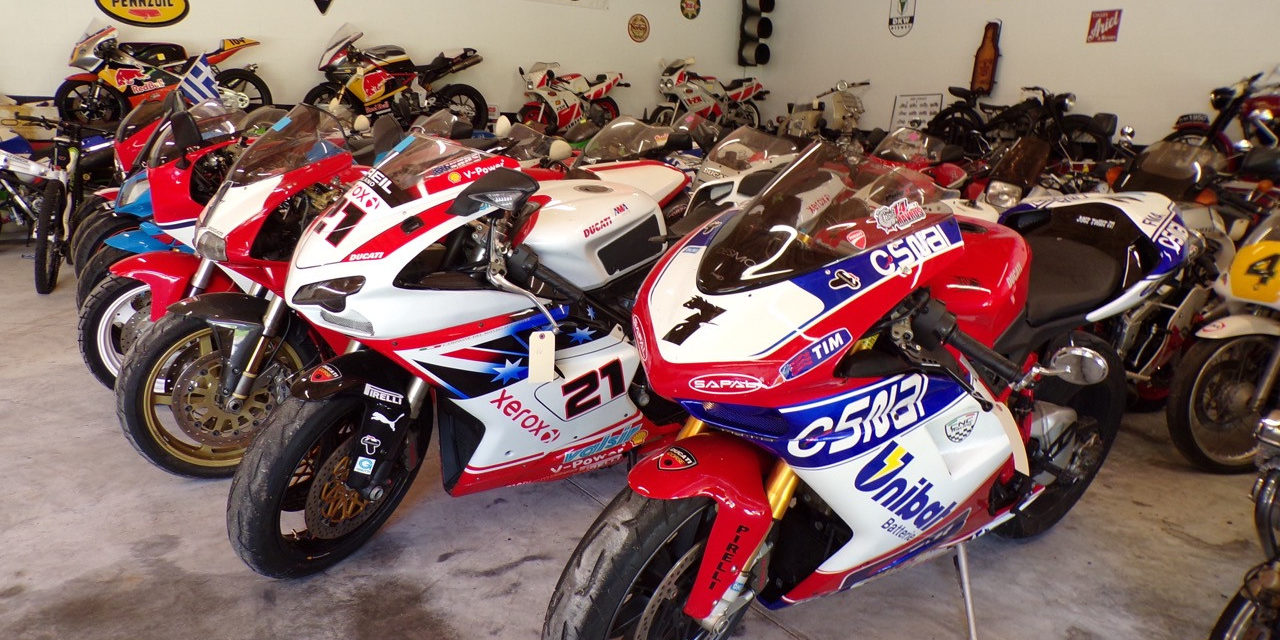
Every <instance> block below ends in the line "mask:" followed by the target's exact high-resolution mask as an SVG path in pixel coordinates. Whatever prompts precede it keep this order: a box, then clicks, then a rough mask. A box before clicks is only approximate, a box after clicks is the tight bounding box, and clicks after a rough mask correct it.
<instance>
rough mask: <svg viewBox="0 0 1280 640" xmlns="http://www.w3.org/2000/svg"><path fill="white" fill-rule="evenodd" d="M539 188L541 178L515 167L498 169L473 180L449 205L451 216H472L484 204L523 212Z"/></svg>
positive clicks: (504, 209)
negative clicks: (535, 177)
mask: <svg viewBox="0 0 1280 640" xmlns="http://www.w3.org/2000/svg"><path fill="white" fill-rule="evenodd" d="M537 191H538V181H537V180H534V179H533V178H531V177H529V175H528V174H525V173H521V172H519V171H514V170H512V169H496V170H494V171H491V172H489V173H487V174H485V175H484V177H482V178H480V179H479V180H476V181H475V182H472V183H471V184H470V185H468V186H467V188H466V189H463V190H462V193H460V194H458V198H457V199H456V200H454V201H453V204H451V205H449V211H448V213H449V215H454V216H470V215H474V214H475V213H476V212H478V211H480V209H481V208H482V207H483V206H484V205H490V206H494V207H497V208H499V209H502V210H503V211H519V210H521V209H523V208H524V203H525V202H526V201H528V200H529V196H531V195H533V194H534V193H535V192H537Z"/></svg>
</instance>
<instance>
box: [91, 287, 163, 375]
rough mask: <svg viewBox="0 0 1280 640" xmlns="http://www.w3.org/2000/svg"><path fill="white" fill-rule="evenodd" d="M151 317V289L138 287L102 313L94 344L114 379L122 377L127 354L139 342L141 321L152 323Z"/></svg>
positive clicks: (120, 297) (118, 298)
mask: <svg viewBox="0 0 1280 640" xmlns="http://www.w3.org/2000/svg"><path fill="white" fill-rule="evenodd" d="M150 315H151V287H150V286H148V285H146V284H138V285H137V286H135V287H132V288H129V289H126V290H125V291H124V292H123V293H122V294H121V295H120V296H119V297H117V298H116V299H115V300H113V301H112V302H111V304H109V305H107V307H106V308H105V309H103V310H102V315H101V317H100V318H99V319H98V326H97V330H96V331H94V344H95V346H97V348H98V359H99V360H100V361H101V362H102V365H103V366H104V367H106V369H107V371H109V372H110V373H111V375H113V376H117V375H120V365H121V362H123V360H124V354H125V353H126V352H127V351H128V350H129V347H130V346H132V345H133V342H134V341H135V340H136V339H137V336H138V331H139V328H140V327H141V326H142V325H141V324H140V323H139V322H138V318H142V319H144V320H147V321H149V318H150Z"/></svg>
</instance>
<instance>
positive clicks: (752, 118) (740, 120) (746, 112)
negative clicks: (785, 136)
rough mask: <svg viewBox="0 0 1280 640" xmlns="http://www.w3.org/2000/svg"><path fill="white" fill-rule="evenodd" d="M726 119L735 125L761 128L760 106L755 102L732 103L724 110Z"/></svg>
mask: <svg viewBox="0 0 1280 640" xmlns="http://www.w3.org/2000/svg"><path fill="white" fill-rule="evenodd" d="M724 117H725V121H726V122H728V123H729V124H731V125H733V126H742V127H751V128H753V129H759V128H760V107H757V106H756V103H754V102H739V103H737V104H736V105H730V106H729V107H728V108H727V109H725V112H724Z"/></svg>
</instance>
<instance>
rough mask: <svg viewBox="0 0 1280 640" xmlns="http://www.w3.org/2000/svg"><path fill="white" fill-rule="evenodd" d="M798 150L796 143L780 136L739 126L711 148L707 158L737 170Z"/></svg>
mask: <svg viewBox="0 0 1280 640" xmlns="http://www.w3.org/2000/svg"><path fill="white" fill-rule="evenodd" d="M798 150H799V149H797V148H796V145H795V143H793V142H790V141H788V140H784V139H782V138H779V137H778V136H771V135H769V134H767V133H764V132H761V131H757V130H756V129H752V128H751V127H738V128H737V129H734V130H733V131H732V132H731V133H730V134H729V135H727V136H725V138H724V140H721V141H720V142H718V143H716V146H714V147H712V148H711V152H710V153H708V154H707V160H708V161H709V162H714V163H716V164H721V165H724V166H726V167H728V168H730V169H734V170H737V171H746V170H747V169H750V168H751V165H753V164H757V163H761V162H764V161H765V160H768V159H770V158H775V157H777V156H780V155H787V154H793V153H796V152H797V151H798Z"/></svg>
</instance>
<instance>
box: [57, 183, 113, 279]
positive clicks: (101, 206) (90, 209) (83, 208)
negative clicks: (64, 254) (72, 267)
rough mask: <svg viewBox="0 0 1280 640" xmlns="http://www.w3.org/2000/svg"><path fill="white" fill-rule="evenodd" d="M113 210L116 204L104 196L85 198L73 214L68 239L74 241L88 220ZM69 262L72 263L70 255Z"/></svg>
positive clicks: (92, 195)
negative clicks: (77, 232)
mask: <svg viewBox="0 0 1280 640" xmlns="http://www.w3.org/2000/svg"><path fill="white" fill-rule="evenodd" d="M113 208H115V202H114V201H112V200H107V199H106V198H103V197H102V196H99V195H95V194H92V193H91V194H89V195H87V196H85V197H84V200H82V201H80V206H78V207H76V210H75V211H72V212H71V220H70V222H69V223H68V225H67V226H68V230H67V234H68V237H70V238H71V239H72V240H74V239H75V237H76V231H79V230H80V225H82V224H84V223H85V221H86V220H93V219H94V218H95V215H96V214H98V213H99V212H103V211H106V212H109V211H111V210H112V209H113ZM70 246H71V245H70V244H68V247H70ZM68 254H70V251H68ZM67 261H68V262H70V255H68V259H67Z"/></svg>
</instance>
